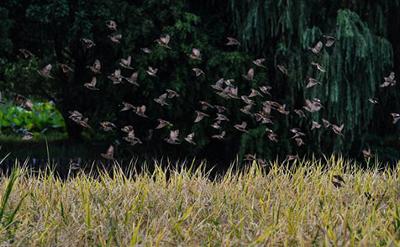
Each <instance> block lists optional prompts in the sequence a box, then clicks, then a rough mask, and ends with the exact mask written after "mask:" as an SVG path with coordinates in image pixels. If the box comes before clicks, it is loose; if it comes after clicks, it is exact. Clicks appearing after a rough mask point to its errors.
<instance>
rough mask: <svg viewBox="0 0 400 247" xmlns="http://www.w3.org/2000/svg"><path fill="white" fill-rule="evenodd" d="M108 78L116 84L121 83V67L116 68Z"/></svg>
mask: <svg viewBox="0 0 400 247" xmlns="http://www.w3.org/2000/svg"><path fill="white" fill-rule="evenodd" d="M107 78H108V79H110V80H111V81H112V82H113V84H114V85H116V84H120V83H121V82H122V78H123V77H122V75H121V70H120V69H116V70H115V71H114V72H113V73H112V74H111V75H109V76H108V77H107Z"/></svg>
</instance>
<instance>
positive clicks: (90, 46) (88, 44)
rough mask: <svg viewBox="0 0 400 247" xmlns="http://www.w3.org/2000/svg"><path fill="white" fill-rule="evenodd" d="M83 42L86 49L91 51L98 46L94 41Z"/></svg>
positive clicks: (84, 39)
mask: <svg viewBox="0 0 400 247" xmlns="http://www.w3.org/2000/svg"><path fill="white" fill-rule="evenodd" d="M81 42H82V44H83V47H85V48H86V49H90V48H92V47H93V46H95V45H96V44H95V43H94V42H93V41H92V40H90V39H86V38H82V39H81Z"/></svg>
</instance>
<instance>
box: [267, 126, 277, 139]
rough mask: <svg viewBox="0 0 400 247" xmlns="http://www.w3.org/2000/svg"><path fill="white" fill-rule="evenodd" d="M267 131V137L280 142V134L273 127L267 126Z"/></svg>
mask: <svg viewBox="0 0 400 247" xmlns="http://www.w3.org/2000/svg"><path fill="white" fill-rule="evenodd" d="M265 132H266V133H267V137H268V139H269V140H270V141H272V142H275V143H276V142H278V135H277V134H276V133H275V132H274V131H273V130H271V129H269V128H266V129H265Z"/></svg>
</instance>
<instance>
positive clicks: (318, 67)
mask: <svg viewBox="0 0 400 247" xmlns="http://www.w3.org/2000/svg"><path fill="white" fill-rule="evenodd" d="M311 65H312V66H314V67H315V68H317V70H319V71H320V72H322V73H325V72H326V70H325V68H324V67H323V66H322V65H321V64H319V63H315V62H311Z"/></svg>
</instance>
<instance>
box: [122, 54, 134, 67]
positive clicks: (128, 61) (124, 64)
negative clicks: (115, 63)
mask: <svg viewBox="0 0 400 247" xmlns="http://www.w3.org/2000/svg"><path fill="white" fill-rule="evenodd" d="M131 62H132V57H131V56H128V57H127V58H126V59H125V58H121V61H120V62H119V65H120V66H121V67H123V68H125V69H133V68H132V67H131Z"/></svg>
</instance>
